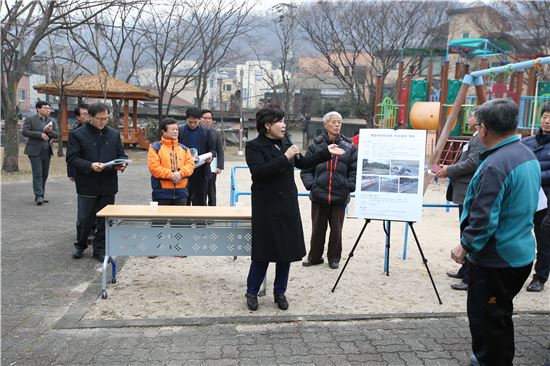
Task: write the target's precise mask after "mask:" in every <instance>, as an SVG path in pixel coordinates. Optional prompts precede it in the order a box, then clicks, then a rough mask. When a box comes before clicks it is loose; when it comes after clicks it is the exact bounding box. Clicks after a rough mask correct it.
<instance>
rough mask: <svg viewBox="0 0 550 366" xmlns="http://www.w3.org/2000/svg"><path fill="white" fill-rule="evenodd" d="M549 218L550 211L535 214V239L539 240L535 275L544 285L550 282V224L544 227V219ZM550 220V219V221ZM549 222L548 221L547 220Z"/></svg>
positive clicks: (545, 210)
mask: <svg viewBox="0 0 550 366" xmlns="http://www.w3.org/2000/svg"><path fill="white" fill-rule="evenodd" d="M546 216H548V209H544V210H540V211H538V212H536V213H535V218H534V220H533V221H534V224H535V238H536V239H537V261H536V262H535V275H534V276H533V277H535V278H538V279H539V280H540V281H541V282H542V283H545V282H546V281H548V274H549V273H550V229H549V228H548V226H550V222H547V223H545V225H546V226H547V228H545V227H544V225H543V220H544V218H545V217H546ZM549 220H550V219H549ZM547 221H548V220H547Z"/></svg>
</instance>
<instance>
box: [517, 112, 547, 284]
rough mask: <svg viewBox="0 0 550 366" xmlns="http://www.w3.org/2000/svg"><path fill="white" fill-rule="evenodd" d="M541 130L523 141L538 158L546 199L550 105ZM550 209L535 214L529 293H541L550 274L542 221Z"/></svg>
mask: <svg viewBox="0 0 550 366" xmlns="http://www.w3.org/2000/svg"><path fill="white" fill-rule="evenodd" d="M541 112H542V113H541V117H540V128H539V130H538V131H537V134H536V135H535V136H529V137H526V138H525V139H523V140H522V142H523V143H524V144H525V145H527V147H529V148H530V149H531V150H532V151H533V152H534V153H535V156H536V157H537V159H538V161H539V164H540V170H541V184H542V189H543V190H544V193H545V194H546V197H550V103H546V104H544V105H543V106H542V111H541ZM548 211H550V210H549V209H548V208H545V209H542V210H539V211H537V212H535V217H534V220H533V221H534V224H535V238H536V239H537V261H536V263H535V275H534V276H533V280H532V281H531V283H529V285H528V286H527V291H529V292H540V291H542V290H543V289H544V284H545V283H546V281H548V275H549V274H550V235H548V234H546V235H545V234H544V232H543V228H542V220H543V219H544V217H545V216H547V212H548Z"/></svg>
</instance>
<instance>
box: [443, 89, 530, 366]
mask: <svg viewBox="0 0 550 366" xmlns="http://www.w3.org/2000/svg"><path fill="white" fill-rule="evenodd" d="M475 115H476V119H477V121H478V122H479V123H480V125H479V129H478V133H479V138H480V139H481V142H482V143H483V145H484V147H485V148H486V149H487V150H486V151H485V152H483V153H482V154H481V155H480V157H479V161H480V164H479V167H478V169H477V171H476V173H475V174H474V176H473V178H472V180H471V181H470V185H469V186H468V192H467V193H466V198H465V199H464V212H463V214H462V217H461V223H460V225H461V226H462V227H463V231H462V239H461V244H459V245H457V246H456V247H454V248H453V250H452V251H451V257H452V258H453V260H455V261H456V262H457V263H463V262H464V260H465V255H466V253H468V257H467V260H468V261H469V262H470V282H469V283H468V300H467V312H468V320H469V323H470V333H471V335H472V350H473V352H474V354H473V355H472V356H471V357H470V363H471V364H472V365H478V364H479V365H499V366H512V363H513V359H514V352H515V345H514V325H513V321H512V313H513V309H514V305H513V301H514V297H515V296H516V295H517V293H518V292H519V291H520V290H521V288H522V286H523V284H524V283H525V281H526V280H527V278H528V277H529V273H530V272H531V266H532V264H533V260H534V259H535V238H534V237H533V234H532V232H531V231H532V230H533V215H534V214H535V210H536V208H537V202H538V195H539V190H540V167H539V164H538V161H537V158H536V157H535V155H534V154H533V152H531V151H530V150H529V149H528V148H527V147H526V146H525V145H523V144H522V143H521V142H520V139H519V137H518V136H517V135H516V127H517V118H518V107H517V106H516V104H515V103H514V102H512V101H510V100H507V99H493V100H491V101H490V102H487V103H485V104H483V105H481V106H479V107H478V109H477V110H476V112H475Z"/></svg>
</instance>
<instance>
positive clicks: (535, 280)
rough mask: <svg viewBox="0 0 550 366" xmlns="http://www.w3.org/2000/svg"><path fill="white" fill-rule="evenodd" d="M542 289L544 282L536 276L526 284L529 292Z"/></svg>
mask: <svg viewBox="0 0 550 366" xmlns="http://www.w3.org/2000/svg"><path fill="white" fill-rule="evenodd" d="M542 290H544V283H542V282H541V280H539V279H538V278H533V281H531V283H530V284H529V286H527V291H529V292H541V291H542Z"/></svg>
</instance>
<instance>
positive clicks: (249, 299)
mask: <svg viewBox="0 0 550 366" xmlns="http://www.w3.org/2000/svg"><path fill="white" fill-rule="evenodd" d="M246 306H247V307H248V310H252V311H256V310H258V296H254V295H251V294H246Z"/></svg>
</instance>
